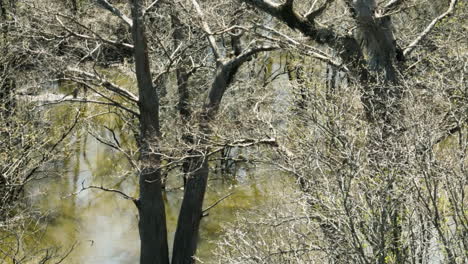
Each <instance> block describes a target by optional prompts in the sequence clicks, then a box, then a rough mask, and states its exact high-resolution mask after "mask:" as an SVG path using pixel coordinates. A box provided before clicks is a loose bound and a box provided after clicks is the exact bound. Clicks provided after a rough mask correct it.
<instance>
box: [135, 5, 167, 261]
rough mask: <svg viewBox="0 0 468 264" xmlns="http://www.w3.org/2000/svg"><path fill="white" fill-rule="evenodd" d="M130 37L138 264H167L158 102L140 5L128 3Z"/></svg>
mask: <svg viewBox="0 0 468 264" xmlns="http://www.w3.org/2000/svg"><path fill="white" fill-rule="evenodd" d="M132 18H133V23H132V24H133V26H132V36H133V42H134V57H135V72H136V77H137V83H138V92H139V101H138V106H139V109H140V138H139V143H140V148H141V155H140V162H141V164H142V166H143V168H142V170H141V173H140V180H139V185H140V197H139V199H138V201H137V207H138V212H139V217H140V219H139V223H138V227H139V232H140V241H141V246H140V249H141V252H140V263H141V264H168V263H169V254H168V246H167V228H166V214H165V208H164V201H163V197H162V193H161V173H160V170H159V165H160V162H161V158H160V155H159V154H158V149H157V147H158V140H159V136H160V131H159V98H158V95H157V92H156V89H155V88H154V87H153V85H152V78H151V72H150V66H149V57H148V48H147V40H146V35H145V26H144V21H143V14H142V1H141V0H133V1H132Z"/></svg>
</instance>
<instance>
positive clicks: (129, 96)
mask: <svg viewBox="0 0 468 264" xmlns="http://www.w3.org/2000/svg"><path fill="white" fill-rule="evenodd" d="M67 71H69V72H74V73H77V74H79V75H82V76H85V77H87V78H91V79H94V80H97V81H99V82H101V83H100V85H102V86H103V87H104V88H106V89H107V90H109V91H111V92H114V93H116V94H118V95H120V96H122V97H124V98H126V99H128V100H130V101H132V102H134V103H138V97H137V96H136V95H134V94H133V93H132V92H130V91H128V90H126V89H124V88H122V87H120V86H118V85H117V84H114V83H112V82H109V81H108V80H105V79H103V78H101V77H100V76H98V75H96V74H92V73H89V72H85V71H82V70H79V69H76V68H69V69H67Z"/></svg>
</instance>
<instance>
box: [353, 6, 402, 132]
mask: <svg viewBox="0 0 468 264" xmlns="http://www.w3.org/2000/svg"><path fill="white" fill-rule="evenodd" d="M375 9H376V3H375V0H354V1H353V5H352V7H351V11H352V13H353V16H354V18H355V20H356V22H357V27H356V29H355V31H354V37H355V39H356V41H357V42H358V43H360V44H361V47H360V48H361V52H362V54H363V56H364V61H365V67H366V68H367V69H368V71H367V72H368V73H369V74H368V75H367V76H366V77H365V78H361V81H362V82H363V83H362V87H363V89H364V91H363V96H362V102H363V104H364V107H365V108H366V113H367V118H368V119H369V120H370V121H384V122H385V123H386V124H392V125H391V126H394V124H393V123H394V122H393V121H392V119H393V115H395V114H397V112H398V111H399V108H400V107H399V104H400V100H401V96H402V91H401V89H400V87H398V86H397V84H398V78H397V74H396V70H395V67H394V61H395V58H396V42H395V39H394V37H393V32H392V22H391V19H390V17H389V16H386V17H376V15H375V14H376V12H375V11H376V10H375Z"/></svg>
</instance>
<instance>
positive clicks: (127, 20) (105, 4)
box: [96, 0, 133, 28]
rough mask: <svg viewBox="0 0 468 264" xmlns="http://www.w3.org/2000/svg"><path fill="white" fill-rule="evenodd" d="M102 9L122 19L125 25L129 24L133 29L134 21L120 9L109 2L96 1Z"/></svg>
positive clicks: (103, 0)
mask: <svg viewBox="0 0 468 264" xmlns="http://www.w3.org/2000/svg"><path fill="white" fill-rule="evenodd" d="M96 1H97V2H98V3H99V4H100V5H101V6H102V7H104V8H105V9H107V10H108V11H110V12H111V13H112V14H114V15H115V16H117V17H118V18H120V19H122V21H123V22H125V24H127V25H128V26H129V27H130V28H131V27H133V22H132V20H131V19H130V18H129V17H127V16H126V15H125V14H124V13H122V12H121V11H120V10H119V9H118V8H116V7H114V6H113V5H112V4H111V3H109V2H108V1H107V0H96Z"/></svg>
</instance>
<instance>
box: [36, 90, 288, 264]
mask: <svg viewBox="0 0 468 264" xmlns="http://www.w3.org/2000/svg"><path fill="white" fill-rule="evenodd" d="M129 85H131V84H129ZM77 109H80V110H81V111H82V113H83V114H84V117H85V118H87V119H89V120H88V121H89V122H88V123H91V124H93V123H95V124H97V123H99V124H101V125H102V124H105V125H106V126H108V127H111V128H116V131H117V132H118V133H117V137H119V140H120V141H121V142H123V144H133V143H132V139H131V137H127V136H126V135H125V133H119V129H120V128H121V127H122V123H121V122H119V121H118V119H117V118H115V116H113V114H104V113H105V112H106V111H105V109H104V108H98V107H93V106H89V105H88V106H86V105H80V106H77V105H67V106H57V107H54V108H52V109H50V111H49V112H48V113H49V114H47V115H46V116H47V117H48V119H49V120H50V121H51V122H55V123H56V124H57V126H60V125H64V124H66V123H67V121H68V122H69V121H70V120H71V119H72V118H73V117H74V113H76V110H77ZM99 113H102V114H99ZM88 131H90V127H89V126H84V125H81V126H79V127H78V128H77V129H76V132H75V133H74V135H73V136H72V137H71V138H70V142H69V146H70V153H69V155H68V156H67V158H65V159H63V160H60V161H58V162H56V163H54V164H50V166H49V168H48V169H49V170H50V171H54V172H55V173H48V174H49V177H47V178H44V179H41V180H37V181H35V182H34V184H30V185H29V188H28V196H29V197H30V198H31V201H32V203H33V204H36V205H37V206H39V207H40V208H41V210H42V211H43V212H48V215H49V217H48V218H47V220H46V222H47V224H48V226H47V230H46V232H45V235H44V236H43V237H41V238H40V240H41V241H42V244H43V246H44V247H47V246H57V245H59V246H61V247H62V249H63V250H67V249H69V248H71V247H73V246H74V247H75V248H74V250H73V251H72V253H71V254H70V256H69V257H68V258H67V259H66V260H65V261H64V263H89V264H92V263H100V264H102V263H109V264H110V263H137V262H138V258H139V236H138V225H137V224H138V218H137V217H138V216H137V210H136V208H135V206H134V205H133V203H132V202H131V201H129V200H125V199H123V198H122V197H121V196H119V195H117V194H115V193H108V192H103V191H101V190H84V191H83V190H82V188H83V187H86V186H89V185H95V186H103V187H105V188H111V189H118V190H121V191H123V192H125V193H126V194H128V195H130V196H133V197H137V191H138V190H137V183H138V179H137V176H136V175H135V174H134V173H133V171H132V169H131V167H130V165H129V163H128V161H127V159H126V157H125V156H124V155H123V154H122V153H120V152H119V151H116V150H115V149H112V148H111V147H108V146H106V145H104V144H102V143H100V142H99V141H98V140H96V139H95V138H94V137H93V136H92V135H91V134H90V133H89V132H88ZM91 131H93V132H92V133H93V134H95V135H98V136H100V137H102V138H112V135H111V133H110V132H109V131H108V130H106V129H104V128H102V127H101V128H99V126H95V127H93V129H92V130H91ZM236 171H237V177H234V176H233V175H220V174H212V175H211V176H210V183H209V187H208V192H207V196H206V199H205V208H206V207H208V206H210V205H211V204H213V203H214V202H216V201H217V200H219V199H220V198H221V197H224V196H225V195H227V194H229V193H233V194H232V195H231V196H230V197H229V198H227V199H225V200H223V201H222V202H221V203H219V204H218V205H217V206H215V207H214V208H213V209H211V210H210V212H209V215H208V216H207V217H204V219H203V221H202V223H201V230H200V244H199V250H198V257H200V258H201V259H202V260H204V261H205V263H210V260H212V259H213V255H212V250H213V249H214V247H215V244H216V240H217V239H219V238H220V235H222V232H223V229H222V227H223V225H225V224H227V223H229V222H233V221H235V219H236V217H237V215H238V214H240V215H242V212H243V211H244V210H248V209H250V208H254V207H256V206H260V205H261V204H262V202H264V201H267V200H268V197H269V196H272V195H275V194H276V193H277V192H283V191H284V188H283V187H284V186H285V184H286V183H285V182H287V181H289V180H288V179H287V178H286V177H285V176H284V174H282V173H280V172H277V171H275V170H273V169H271V168H269V167H265V166H262V167H258V166H252V165H250V166H242V165H240V166H239V167H238V168H237V169H236ZM51 175H52V176H51ZM181 185H182V181H181V177H180V175H170V176H169V182H168V188H169V191H167V192H166V193H165V195H164V197H165V199H166V213H167V224H168V236H169V247H171V246H172V240H173V236H174V232H175V227H176V223H177V215H178V212H179V208H180V202H181V199H182V195H183V190H180V189H177V188H175V187H178V186H181Z"/></svg>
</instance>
